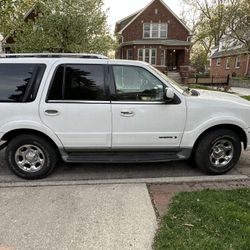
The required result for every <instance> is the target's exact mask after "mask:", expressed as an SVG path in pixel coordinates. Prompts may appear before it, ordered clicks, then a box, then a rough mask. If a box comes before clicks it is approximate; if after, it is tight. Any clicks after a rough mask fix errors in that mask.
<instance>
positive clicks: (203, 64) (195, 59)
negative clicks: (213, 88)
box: [191, 43, 208, 72]
mask: <svg viewBox="0 0 250 250" xmlns="http://www.w3.org/2000/svg"><path fill="white" fill-rule="evenodd" d="M191 65H192V66H193V67H194V68H195V69H196V70H197V72H205V71H206V69H207V65H208V56H207V51H206V50H205V49H204V47H203V46H202V45H200V44H199V43H196V44H195V45H194V46H193V47H192V53H191Z"/></svg>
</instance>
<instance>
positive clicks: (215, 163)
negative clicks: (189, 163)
mask: <svg viewBox="0 0 250 250" xmlns="http://www.w3.org/2000/svg"><path fill="white" fill-rule="evenodd" d="M240 154H241V141H240V139H239V136H238V135H237V134H236V133H235V132H233V131H231V130H227V129H220V130H214V131H210V132H209V133H207V134H205V135H204V136H203V137H202V138H201V140H200V141H199V142H198V145H197V147H196V151H195V152H194V157H195V162H196V164H197V166H198V167H199V168H201V169H202V170H204V171H206V172H207V173H209V174H224V173H226V172H228V171H229V170H230V169H232V168H233V167H234V166H235V165H236V163H237V162H238V160H239V158H240Z"/></svg>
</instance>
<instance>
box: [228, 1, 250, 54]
mask: <svg viewBox="0 0 250 250" xmlns="http://www.w3.org/2000/svg"><path fill="white" fill-rule="evenodd" d="M227 16H228V23H229V25H228V29H227V32H226V34H227V36H228V37H231V38H233V39H234V40H236V41H239V42H240V43H241V44H243V45H244V47H245V48H246V49H247V50H248V52H250V0H239V1H238V2H237V4H236V5H234V6H233V5H231V6H229V8H228V15H227Z"/></svg>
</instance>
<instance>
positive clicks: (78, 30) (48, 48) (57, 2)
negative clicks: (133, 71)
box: [15, 0, 114, 54]
mask: <svg viewBox="0 0 250 250" xmlns="http://www.w3.org/2000/svg"><path fill="white" fill-rule="evenodd" d="M36 8H37V12H38V13H39V15H38V17H36V18H35V20H29V21H28V22H23V23H22V25H20V26H19V27H18V28H17V29H16V31H15V42H16V44H15V46H16V52H54V53H67V52H90V53H91V52H93V53H103V54H107V53H108V51H109V50H111V49H112V48H113V46H114V41H113V39H112V37H111V35H110V33H109V29H108V26H107V22H106V20H107V14H106V12H105V11H103V0H82V1H78V0H64V1H62V0H50V1H49V0H44V1H39V3H38V4H37V5H36Z"/></svg>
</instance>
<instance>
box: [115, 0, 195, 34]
mask: <svg viewBox="0 0 250 250" xmlns="http://www.w3.org/2000/svg"><path fill="white" fill-rule="evenodd" d="M155 1H160V2H161V3H162V4H163V6H164V7H165V8H166V9H167V10H168V11H169V12H170V13H171V14H172V15H173V16H174V17H175V18H176V19H177V21H178V22H179V23H180V24H181V25H182V26H183V27H184V28H185V29H186V30H187V31H188V32H189V34H191V30H190V29H189V28H188V27H187V26H186V25H185V24H184V23H183V22H182V20H181V19H180V18H179V17H178V16H177V15H176V14H175V13H174V12H173V11H172V10H171V9H170V8H169V6H168V5H167V4H166V3H165V2H164V1H163V0H152V1H151V2H150V3H149V4H148V5H147V6H145V7H144V8H143V9H141V10H139V11H137V12H136V13H134V14H132V15H130V16H127V17H125V18H123V19H122V20H120V21H118V22H117V23H116V28H115V33H118V34H121V33H122V32H123V31H124V30H125V29H126V28H127V27H128V26H129V25H130V24H131V23H133V22H134V21H135V20H136V19H137V17H139V16H140V15H141V14H142V13H143V12H144V11H145V10H146V9H147V8H148V7H150V6H151V5H152V4H153V3H154V2H155Z"/></svg>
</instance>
